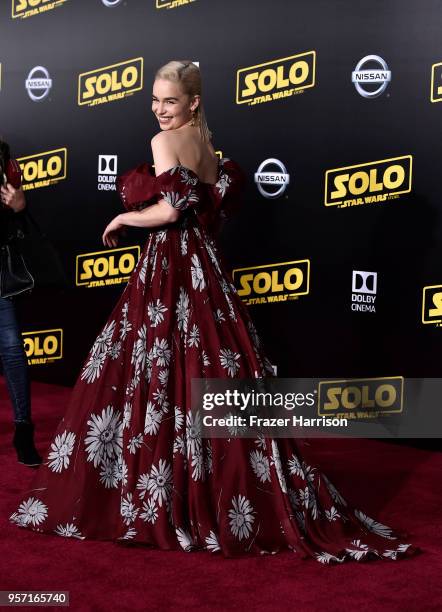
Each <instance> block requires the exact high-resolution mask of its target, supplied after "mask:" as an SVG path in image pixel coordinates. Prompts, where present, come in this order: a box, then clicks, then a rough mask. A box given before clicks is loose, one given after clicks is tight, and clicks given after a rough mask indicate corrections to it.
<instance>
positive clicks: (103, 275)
mask: <svg viewBox="0 0 442 612" xmlns="http://www.w3.org/2000/svg"><path fill="white" fill-rule="evenodd" d="M139 257H140V247H139V246H138V245H135V246H129V247H123V248H120V249H111V250H109V251H97V252H96V253H83V254H81V255H77V265H76V282H75V284H76V285H77V286H86V287H88V288H91V287H105V286H107V285H119V284H120V283H124V282H126V281H127V280H128V279H129V276H130V275H131V273H132V272H133V270H134V268H135V266H136V264H137V261H138V259H139Z"/></svg>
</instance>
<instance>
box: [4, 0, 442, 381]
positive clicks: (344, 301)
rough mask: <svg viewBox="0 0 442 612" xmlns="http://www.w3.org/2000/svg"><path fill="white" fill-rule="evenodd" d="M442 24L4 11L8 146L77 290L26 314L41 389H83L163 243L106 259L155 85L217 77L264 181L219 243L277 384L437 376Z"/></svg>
mask: <svg viewBox="0 0 442 612" xmlns="http://www.w3.org/2000/svg"><path fill="white" fill-rule="evenodd" d="M441 19H442V7H441V5H440V3H439V2H436V1H432V0H428V1H427V2H425V4H424V5H423V4H421V3H419V2H417V1H412V0H404V1H402V2H397V1H393V0H386V1H385V2H383V3H375V4H374V3H371V2H357V3H349V2H342V1H337V0H335V1H334V2H330V1H328V0H327V1H326V0H316V1H306V0H303V1H300V0H295V1H293V2H287V1H286V0H273V1H272V2H264V1H262V2H261V1H259V2H252V1H249V0H242V1H233V0H225V1H222V0H216V1H215V0H194V1H190V0H87V1H86V0H58V1H51V0H4V1H2V3H1V7H0V40H1V49H0V70H1V72H0V76H1V85H0V109H1V110H0V135H1V137H2V138H3V139H4V140H6V141H7V142H9V144H10V146H11V149H12V153H13V155H14V156H15V157H17V158H18V159H19V162H20V165H21V167H22V170H23V176H24V189H25V190H26V198H27V203H28V207H29V210H30V211H31V212H32V214H33V216H34V217H35V219H36V220H37V221H38V224H39V225H40V227H41V228H42V230H43V231H44V232H45V233H46V235H47V237H48V239H49V240H50V241H51V243H52V244H53V246H54V247H55V249H56V250H57V252H58V253H59V257H60V259H61V262H62V265H63V268H64V270H65V273H66V278H67V283H66V286H64V287H52V288H46V289H36V290H35V291H33V292H32V294H30V295H27V296H23V297H22V298H20V299H19V300H18V307H19V310H20V317H21V322H22V329H23V341H24V343H25V347H26V351H27V355H28V360H29V364H30V365H31V375H32V378H33V379H36V380H41V381H46V382H54V383H61V384H66V385H71V384H73V383H74V382H75V379H76V377H77V376H78V374H79V370H80V367H81V364H82V362H83V360H84V359H85V357H86V354H87V352H88V350H89V348H90V346H91V344H92V342H93V341H94V339H95V336H96V335H97V334H98V332H99V331H100V329H101V327H102V325H103V324H104V323H105V321H106V320H107V317H108V316H109V314H110V312H111V310H112V308H113V306H114V304H115V303H116V301H117V299H118V297H119V296H120V294H121V292H122V291H123V289H124V286H125V283H126V282H127V279H128V277H129V275H130V273H131V272H132V270H133V269H134V267H135V265H136V262H137V260H138V257H139V254H140V249H141V248H142V246H143V244H144V242H145V240H146V237H147V230H135V229H133V230H130V231H129V232H128V234H127V237H126V238H125V239H124V241H122V242H121V243H120V244H119V246H118V248H115V249H106V248H104V247H103V244H102V242H101V235H102V232H103V230H104V228H105V226H106V225H107V223H108V222H109V221H110V220H111V219H112V218H113V217H114V216H115V215H116V214H118V213H119V212H122V211H123V208H122V205H121V203H120V201H119V198H118V195H117V192H116V190H115V180H116V177H117V175H118V174H120V173H122V172H124V171H125V170H127V169H129V168H131V167H133V166H135V165H137V164H139V163H141V162H143V161H149V162H152V161H153V160H152V155H151V150H150V140H151V138H152V137H153V135H154V134H155V133H156V132H158V131H159V126H158V124H157V121H156V119H155V118H154V116H153V113H152V111H151V94H152V84H153V77H154V74H155V71H156V69H157V68H158V67H160V66H161V65H163V64H165V63H166V62H168V61H170V60H171V59H178V60H179V59H190V60H192V61H194V62H195V63H197V64H198V65H199V67H200V69H201V72H202V77H203V99H204V102H205V108H206V114H207V119H208V123H209V127H210V129H211V130H212V132H213V140H212V142H213V144H214V147H215V149H216V151H217V153H218V154H219V155H220V156H224V157H230V158H232V159H234V160H235V161H237V162H238V163H239V164H240V165H241V166H242V167H243V168H244V170H245V171H246V173H247V175H248V179H249V180H248V186H247V193H246V201H245V204H244V206H243V208H242V210H241V211H240V212H239V213H238V215H237V216H236V217H235V218H234V219H232V220H231V221H230V222H229V224H228V225H227V226H226V228H225V230H224V232H223V235H222V239H221V241H222V246H223V247H224V250H225V253H226V257H227V261H228V263H229V266H230V269H231V273H232V277H233V281H234V283H235V285H236V287H237V289H238V292H239V295H240V296H241V298H242V299H243V300H244V302H245V303H246V304H247V306H248V308H249V309H250V313H251V315H252V318H253V319H254V321H255V324H256V326H257V328H258V330H259V332H260V335H261V337H262V339H263V342H264V344H265V346H266V349H267V352H268V355H269V358H270V360H271V361H272V363H273V364H274V366H275V369H276V371H277V374H278V375H279V376H287V377H297V376H304V377H307V376H312V377H316V376H320V377H342V378H347V377H351V378H358V379H359V380H360V381H362V382H361V383H360V384H361V385H363V384H364V381H367V379H370V381H371V382H370V385H371V386H370V388H371V389H372V390H373V389H374V390H373V392H374V393H375V392H376V383H375V384H374V387H373V379H374V380H375V381H376V380H379V384H383V383H384V382H385V379H394V380H396V379H397V377H402V376H410V377H421V376H433V377H439V376H440V374H441V365H442V329H441V325H442V266H441V261H442V248H441V245H442V219H441V213H442V200H441V191H442V189H441V176H442V151H441V148H442V39H441V37H440V31H439V28H438V24H439V23H440V20H441Z"/></svg>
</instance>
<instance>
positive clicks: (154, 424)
mask: <svg viewBox="0 0 442 612" xmlns="http://www.w3.org/2000/svg"><path fill="white" fill-rule="evenodd" d="M162 418H163V415H162V413H161V412H159V411H158V410H156V409H155V406H154V405H153V404H152V402H147V405H146V416H145V419H144V433H145V434H151V435H155V434H157V433H158V431H159V429H160V423H161V419H162Z"/></svg>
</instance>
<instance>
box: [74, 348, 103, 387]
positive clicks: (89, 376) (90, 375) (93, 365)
mask: <svg viewBox="0 0 442 612" xmlns="http://www.w3.org/2000/svg"><path fill="white" fill-rule="evenodd" d="M105 361H106V353H97V354H96V355H91V356H90V358H89V360H88V361H87V362H86V364H85V366H84V368H83V370H82V372H81V377H80V378H81V380H86V382H87V383H88V384H92V383H93V382H95V381H96V380H97V379H98V378H99V377H100V374H101V370H102V369H103V365H104V362H105Z"/></svg>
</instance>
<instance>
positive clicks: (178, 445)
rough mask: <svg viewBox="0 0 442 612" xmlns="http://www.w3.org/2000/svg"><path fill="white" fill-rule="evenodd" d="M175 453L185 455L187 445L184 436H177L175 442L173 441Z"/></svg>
mask: <svg viewBox="0 0 442 612" xmlns="http://www.w3.org/2000/svg"><path fill="white" fill-rule="evenodd" d="M173 452H174V454H175V453H181V454H182V455H184V454H185V452H186V445H185V442H184V438H183V436H177V437H176V438H175V440H174V441H173Z"/></svg>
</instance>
